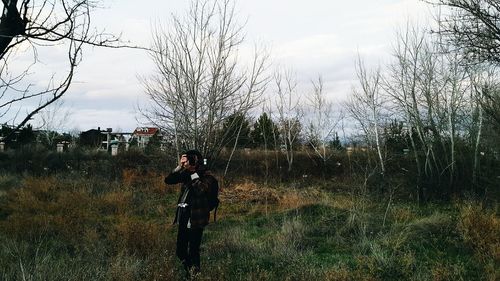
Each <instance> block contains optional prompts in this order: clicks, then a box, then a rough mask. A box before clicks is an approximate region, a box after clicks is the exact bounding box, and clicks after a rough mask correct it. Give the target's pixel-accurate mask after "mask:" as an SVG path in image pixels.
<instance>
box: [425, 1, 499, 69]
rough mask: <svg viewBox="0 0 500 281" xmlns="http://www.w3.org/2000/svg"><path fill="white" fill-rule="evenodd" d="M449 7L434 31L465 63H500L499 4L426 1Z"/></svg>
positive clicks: (494, 2)
mask: <svg viewBox="0 0 500 281" xmlns="http://www.w3.org/2000/svg"><path fill="white" fill-rule="evenodd" d="M426 2H428V3H432V4H435V5H441V6H446V7H448V8H451V13H450V14H449V15H447V16H445V17H444V19H439V24H440V28H439V30H438V31H437V32H439V33H440V34H441V35H443V36H444V38H445V39H447V40H446V41H447V42H446V43H451V44H452V45H453V46H455V47H456V49H457V50H458V51H460V52H461V53H462V54H463V55H464V56H465V57H466V58H467V59H468V60H470V61H474V62H493V63H497V64H498V63H500V2H498V0H427V1H426Z"/></svg>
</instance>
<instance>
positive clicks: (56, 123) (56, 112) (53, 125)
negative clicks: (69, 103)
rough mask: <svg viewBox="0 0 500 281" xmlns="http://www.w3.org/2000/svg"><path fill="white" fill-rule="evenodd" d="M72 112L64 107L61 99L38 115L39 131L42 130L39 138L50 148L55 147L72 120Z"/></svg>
mask: <svg viewBox="0 0 500 281" xmlns="http://www.w3.org/2000/svg"><path fill="white" fill-rule="evenodd" d="M71 114H72V112H71V110H70V109H69V108H67V107H65V106H64V101H63V100H62V99H59V100H57V101H55V102H53V103H52V104H51V105H49V106H47V107H45V108H44V109H43V110H41V111H40V112H39V114H38V122H39V123H38V124H37V127H36V128H37V129H38V130H40V132H39V138H41V140H42V142H43V143H45V144H47V145H48V146H49V147H54V145H55V143H54V142H55V140H56V138H57V136H58V135H59V133H60V132H63V131H65V130H67V129H68V128H67V127H66V126H67V124H68V122H69V121H70V118H71Z"/></svg>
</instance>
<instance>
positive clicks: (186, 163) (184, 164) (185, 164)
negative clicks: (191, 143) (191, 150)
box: [179, 154, 189, 169]
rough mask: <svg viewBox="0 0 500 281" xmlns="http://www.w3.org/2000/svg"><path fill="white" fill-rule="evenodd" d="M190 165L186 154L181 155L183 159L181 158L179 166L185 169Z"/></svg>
mask: <svg viewBox="0 0 500 281" xmlns="http://www.w3.org/2000/svg"><path fill="white" fill-rule="evenodd" d="M188 165H189V161H188V159H187V156H186V154H184V155H182V156H181V159H180V160H179V166H180V167H182V168H184V169H185V168H187V166H188Z"/></svg>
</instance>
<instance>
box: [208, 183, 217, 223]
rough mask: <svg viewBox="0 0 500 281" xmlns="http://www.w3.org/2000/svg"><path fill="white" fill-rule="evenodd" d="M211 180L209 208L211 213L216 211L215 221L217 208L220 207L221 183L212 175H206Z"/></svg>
mask: <svg viewBox="0 0 500 281" xmlns="http://www.w3.org/2000/svg"><path fill="white" fill-rule="evenodd" d="M206 177H207V178H210V186H209V189H210V190H209V191H208V207H209V208H210V211H214V221H216V220H217V208H218V207H219V203H220V200H219V182H217V179H215V177H213V176H212V175H206Z"/></svg>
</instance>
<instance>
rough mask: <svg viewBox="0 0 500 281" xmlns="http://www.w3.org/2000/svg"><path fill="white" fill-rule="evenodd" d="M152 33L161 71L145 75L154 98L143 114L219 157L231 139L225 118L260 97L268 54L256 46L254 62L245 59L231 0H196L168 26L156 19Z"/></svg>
mask: <svg viewBox="0 0 500 281" xmlns="http://www.w3.org/2000/svg"><path fill="white" fill-rule="evenodd" d="M152 35H153V46H152V52H151V53H150V54H151V58H152V60H153V62H154V63H155V67H156V72H157V74H156V75H154V76H151V77H146V78H142V83H143V85H144V88H145V91H146V94H147V95H148V97H149V99H150V104H149V105H148V107H147V108H145V109H142V110H141V111H142V113H143V115H144V116H145V117H146V119H147V120H148V121H149V122H151V123H153V124H156V125H157V126H159V127H160V128H162V129H163V130H164V131H165V132H166V133H168V134H170V135H171V137H172V139H173V140H174V142H175V147H176V148H177V150H178V151H179V150H180V149H183V148H188V147H191V148H192V147H196V148H198V149H199V150H201V151H202V153H204V154H205V155H206V156H207V157H209V158H216V157H217V155H218V153H219V152H220V150H221V149H222V147H223V146H224V145H226V144H227V139H228V136H226V134H225V132H221V128H222V124H223V122H224V121H225V120H226V119H227V118H228V117H229V116H230V115H232V114H235V113H238V114H242V115H245V114H246V113H247V112H248V110H250V109H251V108H253V107H254V106H255V105H256V104H257V103H258V101H259V98H260V96H261V94H262V92H263V90H264V88H265V86H266V84H267V80H268V79H267V77H266V76H265V75H264V71H265V69H266V59H267V55H265V54H262V53H259V52H258V51H255V53H254V56H253V58H252V61H251V62H250V66H244V65H243V64H242V62H241V60H240V59H239V57H238V48H239V46H240V45H241V43H242V42H243V39H244V38H243V26H242V25H239V24H238V23H237V22H236V18H235V6H234V3H233V2H232V1H231V0H193V1H192V2H191V6H190V9H189V11H188V13H187V15H186V16H185V17H179V16H175V15H173V18H172V22H171V27H170V28H169V29H166V28H164V27H162V26H161V25H157V26H156V27H155V29H154V31H153V34H152ZM234 125H236V124H234ZM231 139H232V138H231Z"/></svg>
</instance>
